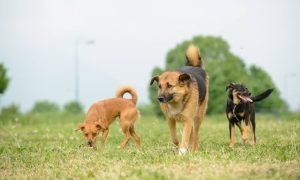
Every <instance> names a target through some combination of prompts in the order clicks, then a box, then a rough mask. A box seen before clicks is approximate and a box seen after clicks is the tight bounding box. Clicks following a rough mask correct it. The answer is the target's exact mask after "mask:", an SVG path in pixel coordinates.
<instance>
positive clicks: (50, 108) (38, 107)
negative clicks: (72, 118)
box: [31, 100, 60, 113]
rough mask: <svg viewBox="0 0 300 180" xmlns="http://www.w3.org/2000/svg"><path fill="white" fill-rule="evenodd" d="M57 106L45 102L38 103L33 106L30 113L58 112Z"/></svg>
mask: <svg viewBox="0 0 300 180" xmlns="http://www.w3.org/2000/svg"><path fill="white" fill-rule="evenodd" d="M59 110H60V109H59V106H58V105H57V104H55V103H54V102H50V101H47V100H44V101H38V102H36V103H35V104H34V105H33V108H32V110H31V112H32V113H46V112H59Z"/></svg>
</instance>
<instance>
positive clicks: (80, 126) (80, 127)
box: [75, 124, 85, 131]
mask: <svg viewBox="0 0 300 180" xmlns="http://www.w3.org/2000/svg"><path fill="white" fill-rule="evenodd" d="M84 128H85V125H84V124H80V125H78V127H77V129H76V130H75V131H78V130H81V131H83V130H84Z"/></svg>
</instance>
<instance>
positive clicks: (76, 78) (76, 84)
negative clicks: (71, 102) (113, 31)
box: [74, 39, 95, 102]
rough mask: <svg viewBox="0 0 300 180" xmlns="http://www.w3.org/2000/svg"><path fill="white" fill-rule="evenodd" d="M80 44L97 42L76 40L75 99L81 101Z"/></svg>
mask: <svg viewBox="0 0 300 180" xmlns="http://www.w3.org/2000/svg"><path fill="white" fill-rule="evenodd" d="M80 44H86V45H92V44H95V41H94V40H84V41H82V40H79V39H77V40H76V41H75V55H74V58H75V67H74V69H75V101H76V102H79V46H80Z"/></svg>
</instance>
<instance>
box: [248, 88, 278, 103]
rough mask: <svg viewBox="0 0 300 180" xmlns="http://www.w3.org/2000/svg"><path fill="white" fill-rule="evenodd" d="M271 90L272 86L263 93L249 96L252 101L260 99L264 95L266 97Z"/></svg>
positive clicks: (263, 97)
mask: <svg viewBox="0 0 300 180" xmlns="http://www.w3.org/2000/svg"><path fill="white" fill-rule="evenodd" d="M273 90H274V89H273V88H271V89H268V90H266V91H265V92H263V93H261V94H259V95H257V96H254V97H251V99H252V100H253V101H254V102H257V101H261V100H263V99H265V98H266V97H268V96H269V95H270V94H271V93H272V92H273Z"/></svg>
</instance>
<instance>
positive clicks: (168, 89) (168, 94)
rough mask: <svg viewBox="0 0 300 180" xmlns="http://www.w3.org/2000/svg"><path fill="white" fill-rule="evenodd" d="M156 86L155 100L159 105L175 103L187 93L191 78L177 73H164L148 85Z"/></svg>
mask: <svg viewBox="0 0 300 180" xmlns="http://www.w3.org/2000/svg"><path fill="white" fill-rule="evenodd" d="M154 81H156V83H157V84H158V92H157V94H158V95H157V99H158V101H159V102H160V103H176V102H179V101H181V100H182V99H183V98H184V96H185V95H186V94H187V93H188V89H189V85H190V82H191V76H190V75H189V74H186V73H179V72H177V71H169V72H164V73H163V74H161V75H159V76H154V77H153V78H152V79H151V82H150V85H152V84H153V83H154Z"/></svg>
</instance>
